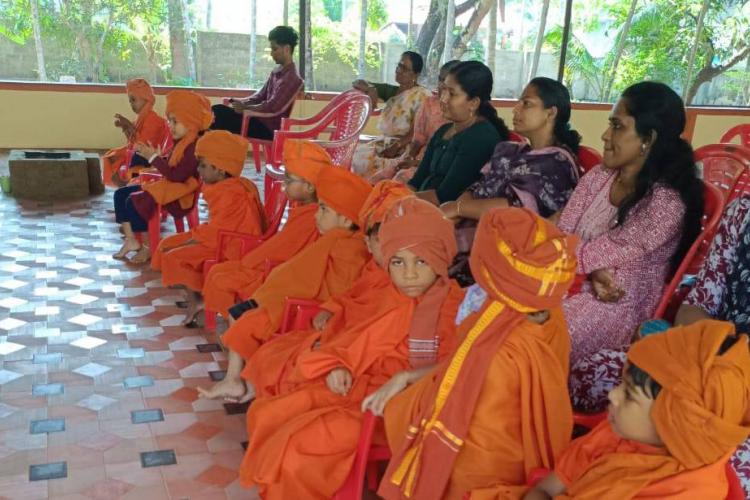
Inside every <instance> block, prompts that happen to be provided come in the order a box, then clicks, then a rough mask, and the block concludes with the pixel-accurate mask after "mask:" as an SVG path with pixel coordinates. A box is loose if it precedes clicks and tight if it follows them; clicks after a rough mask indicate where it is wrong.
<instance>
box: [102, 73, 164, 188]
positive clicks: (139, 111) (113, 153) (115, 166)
mask: <svg viewBox="0 0 750 500" xmlns="http://www.w3.org/2000/svg"><path fill="white" fill-rule="evenodd" d="M125 89H126V90H127V92H128V101H129V102H130V109H132V110H133V113H135V114H136V115H138V116H137V118H136V120H135V123H132V122H131V121H130V120H128V119H127V118H125V117H124V116H122V115H121V114H119V113H118V114H116V115H115V126H116V127H118V128H119V129H121V130H122V133H123V134H125V138H126V139H127V140H128V143H127V144H126V145H125V146H122V147H119V148H115V149H110V150H109V151H107V152H106V153H104V155H103V156H102V178H103V179H104V183H105V184H107V185H108V186H118V187H122V186H125V185H126V184H127V182H128V181H129V180H130V178H131V176H132V174H133V173H135V172H136V171H137V170H139V167H146V166H148V162H147V161H146V158H143V157H142V156H140V155H137V154H136V153H135V145H136V143H139V142H142V143H144V144H153V145H157V144H159V145H166V144H167V142H168V141H169V128H168V126H167V122H166V120H165V119H164V118H162V117H161V116H159V115H158V114H157V113H156V111H154V102H155V101H156V97H155V96H154V91H153V89H152V88H151V85H149V84H148V82H147V81H146V80H143V79H141V78H135V79H133V80H128V81H127V82H126V83H125ZM128 157H130V158H131V160H130V165H128V173H127V176H126V177H125V178H124V179H123V178H122V177H120V168H121V167H122V166H123V165H124V163H125V161H126V160H127V158H128Z"/></svg>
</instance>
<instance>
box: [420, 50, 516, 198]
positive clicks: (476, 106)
mask: <svg viewBox="0 0 750 500" xmlns="http://www.w3.org/2000/svg"><path fill="white" fill-rule="evenodd" d="M491 94H492V72H491V71H490V69H489V68H488V67H487V66H485V65H484V64H482V63H480V62H478V61H464V62H462V63H460V64H458V65H457V66H455V67H454V68H453V69H452V70H451V71H450V72H449V73H448V76H447V77H446V79H445V87H444V88H443V90H442V92H441V93H440V105H441V108H442V110H443V116H445V118H446V119H447V120H450V122H451V123H447V124H446V125H443V126H442V127H440V128H439V129H438V131H437V132H435V135H433V136H432V139H430V143H429V144H428V146H427V150H426V152H425V155H424V158H423V159H422V163H420V164H419V168H418V169H417V172H416V173H415V174H414V177H413V178H412V179H411V181H409V186H410V187H411V188H412V189H414V190H415V191H417V192H418V193H417V195H418V196H419V197H420V198H422V199H424V200H427V201H429V202H431V203H434V204H436V205H439V204H441V203H444V202H446V201H453V200H455V199H456V198H458V197H459V196H460V195H461V193H463V192H464V191H465V190H466V189H467V188H468V187H469V186H471V185H472V184H473V183H474V182H476V181H477V180H478V179H479V177H480V175H481V173H480V170H481V169H482V166H484V164H485V163H487V162H488V161H489V160H490V158H491V157H492V152H493V151H494V149H495V146H496V145H497V144H498V143H499V142H501V141H507V140H508V137H509V132H508V127H506V126H505V123H504V122H503V120H502V119H500V118H499V117H498V116H497V111H496V110H495V108H494V107H492V104H491V103H490V98H491Z"/></svg>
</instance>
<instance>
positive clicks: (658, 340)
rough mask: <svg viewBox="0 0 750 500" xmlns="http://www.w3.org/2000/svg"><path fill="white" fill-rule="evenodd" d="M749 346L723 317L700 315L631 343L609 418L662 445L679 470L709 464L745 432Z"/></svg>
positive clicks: (622, 430) (631, 435) (627, 434)
mask: <svg viewBox="0 0 750 500" xmlns="http://www.w3.org/2000/svg"><path fill="white" fill-rule="evenodd" d="M748 389H750V350H748V343H747V337H745V336H735V334H734V326H733V325H732V324H731V323H725V322H719V321H701V322H698V323H695V324H693V325H690V326H686V327H678V328H672V329H671V330H668V331H666V332H664V333H661V334H656V335H652V336H649V337H646V338H644V339H642V340H640V341H638V342H636V343H634V344H633V345H632V346H631V348H630V351H629V352H628V362H627V364H626V365H625V368H624V369H623V382H622V384H621V385H620V386H618V387H617V388H615V389H613V390H612V391H611V392H610V395H609V399H610V408H609V413H610V417H609V420H610V422H611V425H612V429H613V430H614V432H615V433H617V434H618V435H619V436H621V437H622V438H624V439H629V440H632V441H637V442H640V443H645V444H649V445H653V446H664V447H665V448H666V449H667V451H668V452H669V454H670V455H671V456H672V457H674V458H675V459H677V460H678V461H679V462H680V463H681V464H682V465H684V466H685V467H686V468H687V469H695V468H698V467H702V466H704V465H708V464H710V463H714V462H716V461H717V460H719V459H720V458H721V457H722V456H724V455H725V454H727V453H729V452H730V451H731V450H732V449H734V448H735V447H736V446H737V445H739V444H740V443H741V442H742V441H744V440H745V438H746V437H747V434H748V432H750V427H748V423H749V422H747V420H746V419H747V409H748Z"/></svg>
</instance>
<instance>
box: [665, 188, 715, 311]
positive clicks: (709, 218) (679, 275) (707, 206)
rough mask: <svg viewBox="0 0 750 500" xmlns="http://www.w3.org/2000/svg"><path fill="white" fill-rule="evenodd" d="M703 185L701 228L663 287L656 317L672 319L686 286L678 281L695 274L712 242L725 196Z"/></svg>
mask: <svg viewBox="0 0 750 500" xmlns="http://www.w3.org/2000/svg"><path fill="white" fill-rule="evenodd" d="M703 189H704V190H703V198H704V208H703V219H702V221H701V225H702V227H703V229H702V231H701V233H700V234H699V235H698V238H697V239H696V240H695V242H694V243H693V244H692V245H691V246H690V248H689V249H688V251H687V254H685V257H684V258H683V259H682V263H681V264H680V266H679V267H678V268H677V271H676V272H675V273H674V276H673V277H672V280H671V281H670V282H669V284H668V285H667V286H666V288H665V289H664V293H663V294H662V296H661V300H660V301H659V305H658V306H657V307H656V312H655V313H654V318H656V319H666V320H667V321H669V322H670V323H671V322H672V321H673V320H674V317H675V315H676V314H677V309H678V308H679V307H680V303H682V299H683V298H684V295H685V292H686V291H685V290H680V283H681V282H682V280H683V278H684V277H685V275H686V274H696V273H697V272H698V270H699V269H700V266H701V265H702V264H703V261H704V260H705V258H706V254H707V253H708V249H709V247H710V246H711V240H712V239H713V237H714V233H715V232H716V229H717V227H718V226H719V221H720V220H721V214H722V212H723V211H724V197H723V196H722V193H721V191H720V190H719V188H717V187H716V186H714V185H713V184H709V183H707V182H703Z"/></svg>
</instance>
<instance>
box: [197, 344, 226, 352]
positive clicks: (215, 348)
mask: <svg viewBox="0 0 750 500" xmlns="http://www.w3.org/2000/svg"><path fill="white" fill-rule="evenodd" d="M195 348H196V349H198V352H221V346H220V345H219V344H198V345H196V346H195Z"/></svg>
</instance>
